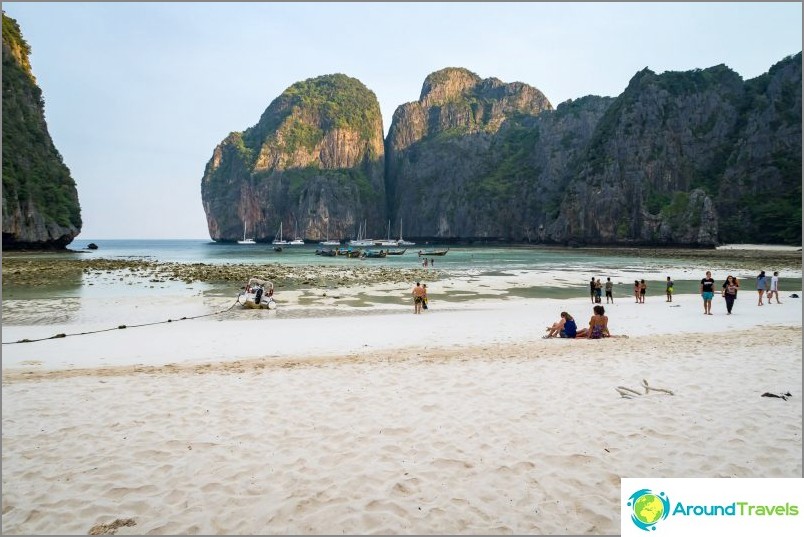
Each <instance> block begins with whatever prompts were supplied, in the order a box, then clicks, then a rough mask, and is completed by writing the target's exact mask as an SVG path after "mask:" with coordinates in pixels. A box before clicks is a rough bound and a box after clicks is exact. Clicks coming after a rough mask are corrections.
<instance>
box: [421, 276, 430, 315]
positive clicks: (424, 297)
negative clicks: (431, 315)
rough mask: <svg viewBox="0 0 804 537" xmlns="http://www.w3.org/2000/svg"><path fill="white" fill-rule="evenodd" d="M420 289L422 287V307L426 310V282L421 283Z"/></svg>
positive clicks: (427, 298)
mask: <svg viewBox="0 0 804 537" xmlns="http://www.w3.org/2000/svg"><path fill="white" fill-rule="evenodd" d="M422 289H424V294H423V295H422V309H423V310H426V309H427V308H428V306H427V301H428V300H429V297H428V296H427V284H426V283H423V284H422Z"/></svg>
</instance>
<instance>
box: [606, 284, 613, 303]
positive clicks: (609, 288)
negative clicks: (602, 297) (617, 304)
mask: <svg viewBox="0 0 804 537" xmlns="http://www.w3.org/2000/svg"><path fill="white" fill-rule="evenodd" d="M613 288H614V284H613V283H611V278H606V304H608V303H609V299H611V303H612V304H614V295H612V294H611V291H612V289H613Z"/></svg>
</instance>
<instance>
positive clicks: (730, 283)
mask: <svg viewBox="0 0 804 537" xmlns="http://www.w3.org/2000/svg"><path fill="white" fill-rule="evenodd" d="M737 288H738V285H737V281H736V280H735V279H734V276H732V275H731V274H729V275H728V276H726V281H725V282H724V283H723V298H725V299H726V312H727V315H731V308H733V307H734V299H735V298H737Z"/></svg>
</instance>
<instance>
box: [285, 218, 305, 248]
mask: <svg viewBox="0 0 804 537" xmlns="http://www.w3.org/2000/svg"><path fill="white" fill-rule="evenodd" d="M288 246H304V240H302V239H301V238H300V237H299V221H298V220H297V221H296V238H295V239H293V240H292V241H290V242H289V243H288Z"/></svg>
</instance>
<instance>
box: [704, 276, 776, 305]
mask: <svg viewBox="0 0 804 537" xmlns="http://www.w3.org/2000/svg"><path fill="white" fill-rule="evenodd" d="M739 290H740V282H739V281H738V280H737V278H736V277H735V276H732V275H731V274H729V275H728V276H727V277H726V281H724V282H723V285H722V287H721V291H720V294H721V295H722V296H723V299H724V300H725V301H726V314H727V315H731V310H732V308H733V307H734V301H735V300H736V299H737V291H739ZM757 295H758V299H757V306H762V305H764V303H765V302H764V300H763V299H764V298H767V299H768V304H771V298H773V297H776V303H777V304H781V303H782V302H781V301H780V300H779V272H778V271H775V272H774V273H773V276H771V278H770V280H768V278H767V276H765V271H764V270H763V271H761V272H760V273H759V275H758V276H757ZM714 296H715V280H714V279H713V278H712V272H711V271H709V270H707V271H706V277H705V278H704V279H702V280H701V298H703V303H704V315H712V298H714Z"/></svg>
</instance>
